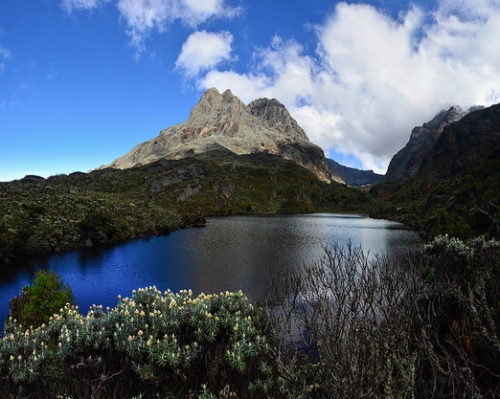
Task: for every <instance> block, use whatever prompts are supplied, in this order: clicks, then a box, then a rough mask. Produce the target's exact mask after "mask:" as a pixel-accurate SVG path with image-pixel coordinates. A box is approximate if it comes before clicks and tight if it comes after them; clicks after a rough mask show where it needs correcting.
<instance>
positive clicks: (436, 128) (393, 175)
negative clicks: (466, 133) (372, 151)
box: [386, 107, 474, 181]
mask: <svg viewBox="0 0 500 399" xmlns="http://www.w3.org/2000/svg"><path fill="white" fill-rule="evenodd" d="M472 110H474V109H472V108H471V109H470V110H468V111H461V110H460V109H459V108H458V107H451V108H450V109H448V110H447V111H446V110H443V111H441V112H440V113H439V114H437V115H436V116H435V117H434V118H433V119H432V120H431V121H429V122H427V123H424V124H423V125H422V126H417V127H415V128H414V129H413V130H412V132H411V136H410V140H409V141H408V144H406V146H405V147H404V148H403V149H402V150H400V151H399V152H398V153H397V154H396V155H394V157H393V158H392V160H391V162H390V164H389V167H388V169H387V173H386V178H387V180H396V181H401V180H406V179H408V178H410V177H412V176H414V175H415V174H417V173H418V172H419V171H421V170H422V168H423V167H424V165H423V162H424V159H426V158H428V156H429V154H430V153H431V152H432V150H433V148H434V145H435V144H436V142H437V140H438V139H439V137H440V136H441V134H442V132H443V130H444V128H445V127H446V126H448V125H449V124H451V123H453V122H458V121H459V120H460V119H462V118H463V117H464V116H465V115H467V114H468V113H469V112H471V111H472Z"/></svg>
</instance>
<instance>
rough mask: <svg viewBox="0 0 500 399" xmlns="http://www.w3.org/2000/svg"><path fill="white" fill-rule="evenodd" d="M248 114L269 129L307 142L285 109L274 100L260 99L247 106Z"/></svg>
mask: <svg viewBox="0 0 500 399" xmlns="http://www.w3.org/2000/svg"><path fill="white" fill-rule="evenodd" d="M248 109H249V111H250V113H251V114H252V115H254V116H256V117H258V118H260V119H263V120H265V121H266V122H267V124H268V125H269V127H271V128H273V129H276V130H278V131H280V132H281V133H282V134H284V135H286V136H287V137H290V138H292V139H295V140H309V138H308V137H307V135H306V133H305V132H304V130H303V129H302V128H301V127H300V126H299V124H298V123H297V121H296V120H295V119H293V118H292V116H291V115H290V113H289V112H288V110H287V109H286V107H285V106H284V105H283V104H281V103H280V102H279V101H278V100H276V99H274V98H273V99H271V100H269V99H267V98H260V99H258V100H255V101H252V102H251V103H250V104H248Z"/></svg>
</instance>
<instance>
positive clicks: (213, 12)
mask: <svg viewBox="0 0 500 399" xmlns="http://www.w3.org/2000/svg"><path fill="white" fill-rule="evenodd" d="M117 7H118V9H119V11H120V15H121V18H122V19H123V20H124V21H125V23H126V25H127V33H128V35H129V36H130V39H131V42H130V44H131V46H132V47H134V48H135V49H136V50H137V53H136V55H139V54H140V53H141V52H142V51H143V50H144V42H145V40H146V38H147V37H148V36H149V35H150V33H151V32H152V31H153V30H158V31H159V32H163V31H165V29H166V28H167V27H168V26H169V25H170V24H171V23H172V22H173V21H174V20H177V19H178V20H181V21H182V23H184V24H185V25H187V26H190V27H192V28H195V27H196V26H198V25H199V24H201V23H203V22H205V21H207V20H209V19H210V18H228V17H232V16H234V15H236V14H237V13H238V12H239V9H237V8H231V7H227V6H226V5H225V4H224V0H204V1H198V0H119V1H118V4H117Z"/></svg>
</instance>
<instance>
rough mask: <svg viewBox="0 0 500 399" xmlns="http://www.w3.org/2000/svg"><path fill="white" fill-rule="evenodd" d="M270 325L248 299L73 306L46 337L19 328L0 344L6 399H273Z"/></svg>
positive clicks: (140, 296)
mask: <svg viewBox="0 0 500 399" xmlns="http://www.w3.org/2000/svg"><path fill="white" fill-rule="evenodd" d="M263 323H264V319H263V312H262V311H260V310H257V309H254V308H253V306H252V305H251V304H250V303H249V302H248V300H247V299H246V298H245V297H244V296H243V294H242V293H241V292H240V293H227V292H226V293H225V294H222V293H221V294H220V295H204V294H201V295H199V296H198V297H193V295H192V293H191V292H190V291H189V292H188V291H181V292H179V293H177V294H174V293H172V292H170V291H167V292H165V293H161V292H160V291H158V290H157V289H156V288H155V287H150V288H147V289H139V290H138V291H134V292H133V294H132V297H131V298H123V299H121V298H120V300H119V302H118V304H117V306H116V307H115V308H113V309H108V310H107V312H105V311H103V309H102V307H100V306H94V307H93V308H91V309H90V311H89V312H88V314H87V315H86V316H83V315H82V314H80V312H79V311H78V308H77V307H76V306H71V305H67V306H65V307H64V308H62V309H60V312H59V313H57V314H55V315H54V316H53V317H51V318H50V320H49V321H48V323H47V324H42V325H41V326H40V327H38V328H33V327H31V328H30V327H28V328H26V327H25V326H22V325H20V324H19V323H17V321H16V320H12V319H11V320H9V321H8V322H7V323H6V325H5V336H4V338H3V340H2V341H1V342H0V376H1V381H0V385H1V386H2V388H3V395H4V396H2V397H11V398H18V397H22V398H55V397H71V398H120V399H122V398H132V397H134V396H137V397H142V398H156V397H160V398H167V397H172V398H174V397H175V398H181V397H195V395H198V396H197V397H200V398H215V397H219V396H221V395H222V396H224V395H225V396H224V397H235V396H237V397H252V396H255V397H265V396H266V394H267V393H270V392H271V390H272V389H273V372H272V368H271V365H270V364H269V363H268V361H267V359H268V352H269V350H270V346H269V342H268V338H267V337H266V335H265V332H264V324H263ZM215 395H217V396H215ZM231 395H233V396H231Z"/></svg>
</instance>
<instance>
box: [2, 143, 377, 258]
mask: <svg viewBox="0 0 500 399" xmlns="http://www.w3.org/2000/svg"><path fill="white" fill-rule="evenodd" d="M369 203H370V196H369V195H368V194H367V193H364V192H361V191H358V190H354V189H351V188H349V187H347V186H344V185H340V184H336V183H332V184H326V183H324V182H321V181H319V180H318V179H317V178H316V177H315V176H314V175H313V173H311V172H310V171H308V170H307V169H304V168H302V167H300V166H298V165H296V164H295V163H293V162H291V161H286V160H284V159H282V158H281V157H277V156H272V155H267V154H255V155H242V156H237V155H234V154H230V153H228V152H224V151H217V152H212V153H208V154H203V155H199V156H196V157H191V158H186V159H183V160H178V161H166V160H160V161H158V162H155V163H152V164H148V165H145V166H141V167H135V168H131V169H125V170H118V169H103V170H96V171H93V172H91V173H80V172H76V173H72V174H70V175H57V176H52V177H50V178H48V179H43V178H40V177H36V176H27V177H25V178H24V179H21V180H18V181H14V182H9V183H1V184H0V212H1V214H0V253H1V259H0V260H1V261H8V260H12V259H16V258H19V257H23V256H26V255H31V254H37V253H44V252H51V251H60V250H67V249H72V248H78V247H82V246H90V245H95V244H105V243H115V242H120V241H123V240H126V239H130V238H135V237H141V236H150V235H156V234H165V233H168V232H169V231H170V230H172V229H177V228H181V227H184V226H186V225H189V223H190V222H191V221H192V220H193V219H194V218H195V217H196V216H198V215H203V216H209V215H232V214H285V213H306V212H313V211H317V210H324V209H329V210H336V211H355V210H359V209H363V208H364V207H368V206H369Z"/></svg>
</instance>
